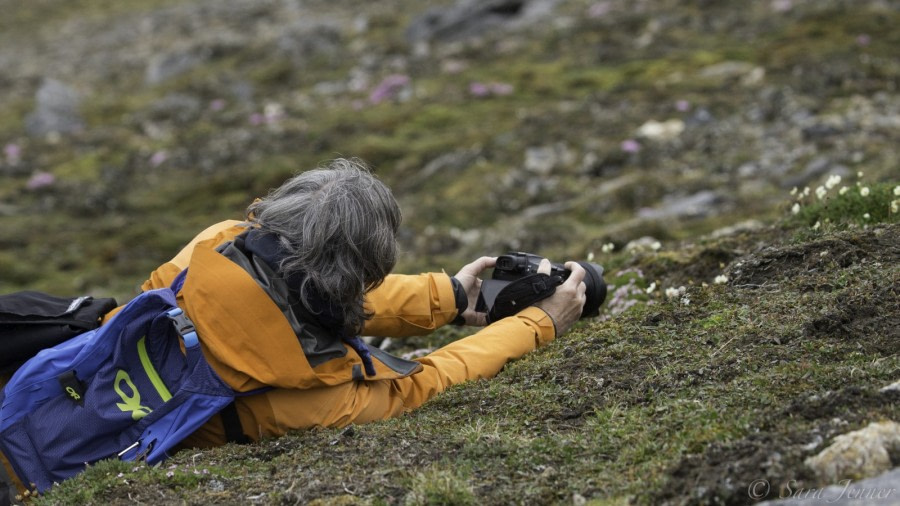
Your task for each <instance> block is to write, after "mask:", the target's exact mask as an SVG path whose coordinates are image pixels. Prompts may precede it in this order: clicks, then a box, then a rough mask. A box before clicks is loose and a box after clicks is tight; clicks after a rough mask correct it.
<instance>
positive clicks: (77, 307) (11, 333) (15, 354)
mask: <svg viewBox="0 0 900 506" xmlns="http://www.w3.org/2000/svg"><path fill="white" fill-rule="evenodd" d="M116 306H117V304H116V301H115V299H108V298H107V299H95V298H93V297H90V296H84V297H75V298H66V297H55V296H53V295H48V294H46V293H41V292H31V291H25V292H16V293H11V294H9V295H0V372H9V371H11V370H13V369H16V368H18V367H19V366H20V365H22V364H23V363H24V362H25V361H26V360H28V359H29V358H31V357H33V356H34V355H35V354H37V352H39V351H41V350H43V349H44V348H50V347H53V346H56V345H57V344H59V343H61V342H63V341H66V340H68V339H69V338H72V337H75V336H77V335H78V334H81V333H83V332H86V331H88V330H92V329H95V328H97V327H99V326H100V319H101V318H102V317H103V315H105V314H106V313H108V312H110V311H111V310H112V309H113V308H115V307H116Z"/></svg>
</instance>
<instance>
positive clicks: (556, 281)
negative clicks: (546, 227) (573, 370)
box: [476, 252, 606, 321]
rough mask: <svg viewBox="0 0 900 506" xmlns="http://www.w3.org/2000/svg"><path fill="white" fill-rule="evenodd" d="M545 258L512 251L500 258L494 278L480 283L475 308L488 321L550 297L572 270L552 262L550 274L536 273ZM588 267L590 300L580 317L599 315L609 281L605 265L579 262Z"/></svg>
mask: <svg viewBox="0 0 900 506" xmlns="http://www.w3.org/2000/svg"><path fill="white" fill-rule="evenodd" d="M542 259H543V257H541V256H539V255H534V254H532V253H522V252H510V253H507V254H506V255H501V256H499V257H497V264H496V265H495V266H494V272H493V274H492V275H491V279H486V280H484V282H483V283H482V285H481V294H480V295H479V297H478V306H477V307H476V311H482V312H487V313H488V320H489V321H496V320H497V319H499V318H502V317H505V316H510V315H512V314H515V313H516V312H518V311H520V310H522V309H525V307H527V306H528V305H531V304H533V303H534V302H537V301H539V300H542V299H544V298H547V297H549V296H551V295H553V293H554V292H555V291H556V287H557V286H559V285H560V284H562V283H563V282H564V281H565V280H566V279H568V278H569V275H570V274H572V271H570V270H569V269H566V267H565V266H564V265H562V264H558V263H552V262H551V263H550V275H549V276H546V277H545V276H541V275H537V270H538V266H539V265H540V263H541V260H542ZM578 264H579V265H581V267H583V268H584V270H585V276H584V284H585V285H586V287H587V290H586V291H585V295H586V296H587V300H586V301H585V304H584V309H582V312H581V317H582V318H588V317H591V316H597V315H598V314H600V305H602V304H603V301H604V300H605V299H606V282H604V281H603V267H601V266H600V265H598V264H595V263H592V262H578Z"/></svg>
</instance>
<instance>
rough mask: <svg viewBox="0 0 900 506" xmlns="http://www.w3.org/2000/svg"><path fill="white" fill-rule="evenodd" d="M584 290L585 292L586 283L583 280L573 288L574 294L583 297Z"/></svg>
mask: <svg viewBox="0 0 900 506" xmlns="http://www.w3.org/2000/svg"><path fill="white" fill-rule="evenodd" d="M585 292H587V285H586V284H584V282H582V283H579V284H578V288H576V289H575V294H576V295H578V296H579V297H583V296H584V294H585Z"/></svg>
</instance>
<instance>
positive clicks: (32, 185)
mask: <svg viewBox="0 0 900 506" xmlns="http://www.w3.org/2000/svg"><path fill="white" fill-rule="evenodd" d="M55 182H56V176H54V175H53V174H51V173H49V172H44V171H38V172H35V173H34V174H33V175H32V176H31V178H30V179H29V180H28V182H27V183H25V188H28V189H29V190H39V189H41V188H46V187H48V186H52V185H53V183H55Z"/></svg>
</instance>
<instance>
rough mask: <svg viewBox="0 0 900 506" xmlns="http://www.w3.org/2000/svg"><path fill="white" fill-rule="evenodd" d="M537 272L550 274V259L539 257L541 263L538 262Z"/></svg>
mask: <svg viewBox="0 0 900 506" xmlns="http://www.w3.org/2000/svg"><path fill="white" fill-rule="evenodd" d="M537 271H538V274H547V275H549V274H550V260H547V259H546V258H543V259H541V263H539V264H538V269H537Z"/></svg>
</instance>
